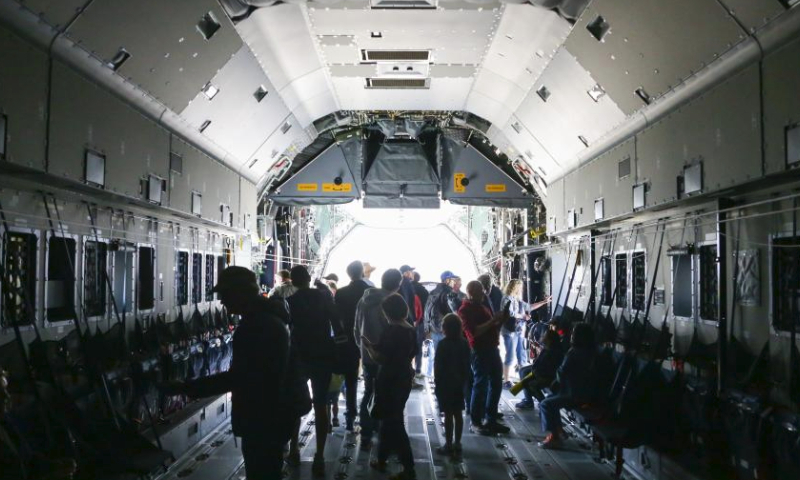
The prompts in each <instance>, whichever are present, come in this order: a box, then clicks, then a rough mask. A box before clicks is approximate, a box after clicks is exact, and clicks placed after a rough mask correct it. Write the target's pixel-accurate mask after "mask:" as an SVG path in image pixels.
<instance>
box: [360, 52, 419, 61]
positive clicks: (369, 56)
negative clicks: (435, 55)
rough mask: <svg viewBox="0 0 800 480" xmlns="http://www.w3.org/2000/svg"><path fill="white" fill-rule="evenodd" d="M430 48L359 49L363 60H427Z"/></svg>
mask: <svg viewBox="0 0 800 480" xmlns="http://www.w3.org/2000/svg"><path fill="white" fill-rule="evenodd" d="M430 58H431V52H430V50H361V60H362V61H364V62H427V61H430Z"/></svg>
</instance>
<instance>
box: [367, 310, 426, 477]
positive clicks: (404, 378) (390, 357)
mask: <svg viewBox="0 0 800 480" xmlns="http://www.w3.org/2000/svg"><path fill="white" fill-rule="evenodd" d="M381 308H382V310H383V314H384V315H385V316H386V319H387V320H388V321H389V326H388V327H386V330H384V331H383V333H382V334H381V338H380V341H379V342H378V343H377V344H375V343H372V342H371V341H370V340H369V339H368V338H367V337H365V336H362V337H361V341H362V345H364V346H365V347H366V349H367V351H368V352H369V355H370V356H371V357H372V358H373V359H375V360H376V361H377V362H378V363H379V364H380V365H381V368H380V371H379V372H378V378H377V380H376V382H375V400H374V404H373V407H372V410H371V412H370V413H371V415H372V416H373V417H374V418H375V419H377V420H380V421H381V426H380V432H379V436H378V438H379V440H380V442H379V444H378V458H377V459H376V460H374V461H373V462H371V463H370V466H371V467H372V468H375V469H377V470H379V471H386V461H387V460H388V459H389V454H391V453H397V456H398V457H399V458H400V463H402V464H403V471H402V472H401V473H399V474H397V475H394V476H392V477H390V478H391V479H392V480H414V479H416V478H417V475H416V473H415V472H414V455H413V454H412V452H411V442H410V441H409V439H408V433H407V432H406V426H405V423H404V413H403V411H404V410H405V408H406V401H407V400H408V396H409V395H410V394H411V384H412V382H413V380H414V369H413V368H412V367H411V360H413V359H414V357H415V356H416V354H417V333H416V330H415V329H414V327H412V326H411V325H410V324H409V323H408V321H407V318H408V306H407V305H406V302H405V300H403V297H401V296H400V295H397V294H392V295H389V296H388V297H386V298H385V299H384V300H383V302H382V303H381Z"/></svg>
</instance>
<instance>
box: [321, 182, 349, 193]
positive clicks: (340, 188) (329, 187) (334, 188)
mask: <svg viewBox="0 0 800 480" xmlns="http://www.w3.org/2000/svg"><path fill="white" fill-rule="evenodd" d="M322 191H323V192H344V193H350V192H352V191H353V184H352V183H343V184H341V185H336V184H335V183H323V184H322Z"/></svg>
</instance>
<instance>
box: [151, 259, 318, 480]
mask: <svg viewBox="0 0 800 480" xmlns="http://www.w3.org/2000/svg"><path fill="white" fill-rule="evenodd" d="M213 291H214V292H216V293H217V294H218V295H219V299H220V301H221V302H222V304H223V305H224V306H225V308H227V309H228V311H229V312H230V313H232V314H234V315H241V317H242V320H241V322H240V323H239V326H238V327H237V328H236V331H235V332H234V334H233V358H232V360H231V367H230V370H228V371H227V372H223V373H219V374H217V375H213V376H210V377H205V378H201V379H198V380H194V381H191V382H188V383H176V384H170V385H167V386H166V388H165V389H164V390H165V393H167V394H169V393H183V394H186V395H189V396H190V397H195V398H200V397H208V396H214V395H222V394H223V393H226V392H232V403H233V405H232V410H231V417H232V418H231V424H232V427H233V433H234V435H236V436H239V437H242V454H243V456H244V463H245V469H246V471H247V478H248V479H249V480H274V479H277V478H280V477H281V470H282V467H283V447H284V446H285V445H286V442H288V441H289V438H290V437H291V434H292V430H293V428H294V426H295V424H296V421H297V420H298V419H299V418H300V417H301V416H302V415H305V414H306V413H308V411H309V410H310V409H311V402H310V399H309V398H308V389H307V388H305V386H304V385H303V384H302V383H301V382H300V380H299V376H298V375H297V371H296V365H295V364H296V362H295V361H294V352H293V349H290V342H289V331H288V329H287V327H286V322H285V317H286V310H285V309H284V307H283V303H282V302H277V301H272V300H268V299H266V298H264V297H262V296H261V295H259V292H260V289H259V287H258V283H257V280H256V275H255V274H254V273H253V272H252V271H250V270H248V269H246V268H243V267H236V266H234V267H228V268H226V269H225V270H223V271H222V272H220V274H219V282H218V283H217V285H216V286H215V287H214V290H213Z"/></svg>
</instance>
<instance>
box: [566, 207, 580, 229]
mask: <svg viewBox="0 0 800 480" xmlns="http://www.w3.org/2000/svg"><path fill="white" fill-rule="evenodd" d="M577 224H578V214H577V213H575V209H574V208H571V209H569V210H567V228H575V226H576V225H577Z"/></svg>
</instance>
